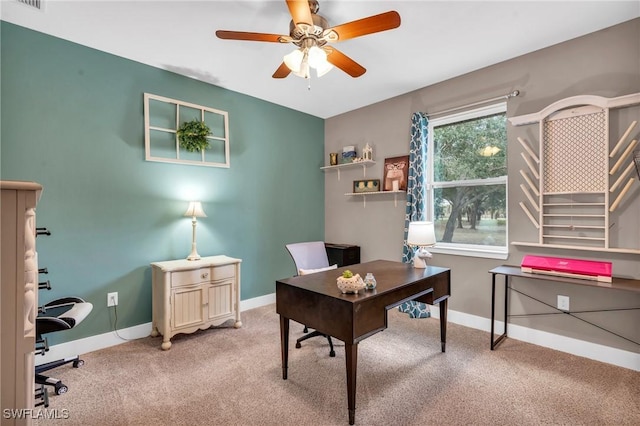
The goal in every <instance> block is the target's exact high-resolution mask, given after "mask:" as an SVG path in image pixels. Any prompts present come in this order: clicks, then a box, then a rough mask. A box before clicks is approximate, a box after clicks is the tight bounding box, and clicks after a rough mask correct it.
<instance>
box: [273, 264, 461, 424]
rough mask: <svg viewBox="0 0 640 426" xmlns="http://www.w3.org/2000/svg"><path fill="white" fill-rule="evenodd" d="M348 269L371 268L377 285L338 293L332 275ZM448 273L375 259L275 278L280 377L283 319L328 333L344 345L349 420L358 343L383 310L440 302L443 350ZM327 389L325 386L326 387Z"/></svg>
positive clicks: (285, 348)
mask: <svg viewBox="0 0 640 426" xmlns="http://www.w3.org/2000/svg"><path fill="white" fill-rule="evenodd" d="M346 269H350V270H351V271H352V272H353V273H354V274H360V276H361V277H364V276H365V275H366V273H367V272H371V273H373V275H374V276H375V277H376V281H377V283H378V285H377V286H376V288H375V289H374V290H372V291H364V290H362V291H360V292H359V294H342V293H341V292H340V290H339V289H338V287H337V285H336V278H337V277H338V276H340V275H341V274H342V271H344V270H346ZM450 295H451V274H450V270H449V269H446V268H439V267H436V266H428V267H427V268H426V269H416V268H414V267H413V265H410V264H405V263H400V262H392V261H387V260H375V261H373V262H367V263H360V264H356V265H350V266H345V267H342V268H338V269H334V270H330V271H326V272H318V273H315V274H310V275H301V276H297V277H292V278H287V279H282V280H278V281H276V312H277V313H278V314H280V340H281V350H282V378H283V379H284V380H286V379H287V367H288V354H289V320H290V319H292V320H294V321H297V322H299V323H301V324H306V325H307V326H308V327H310V328H313V329H315V330H318V331H320V332H321V333H324V334H328V335H330V336H332V337H334V338H336V339H338V340H342V341H343V342H344V344H345V359H346V369H347V401H348V409H349V424H350V425H352V424H354V422H355V412H356V372H357V364H358V343H359V342H360V341H361V340H363V339H366V338H367V337H369V336H372V335H373V334H375V333H377V332H379V331H382V330H384V329H385V328H387V310H388V309H391V308H394V307H396V306H398V305H400V304H401V303H403V302H407V301H409V300H417V301H419V302H424V303H428V304H435V303H439V305H440V340H441V342H442V343H441V344H442V352H444V351H445V344H446V336H447V301H448V298H449V296H450ZM327 391H329V389H327Z"/></svg>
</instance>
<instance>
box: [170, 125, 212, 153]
mask: <svg viewBox="0 0 640 426" xmlns="http://www.w3.org/2000/svg"><path fill="white" fill-rule="evenodd" d="M176 133H177V134H178V141H179V142H180V146H181V147H182V148H184V149H186V150H187V151H189V152H194V151H201V150H204V149H209V140H208V139H207V136H209V135H210V134H211V129H209V126H207V125H206V124H205V122H204V121H200V120H191V121H185V122H184V123H182V126H180V128H179V129H178V131H177V132H176Z"/></svg>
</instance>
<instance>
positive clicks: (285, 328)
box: [280, 315, 289, 380]
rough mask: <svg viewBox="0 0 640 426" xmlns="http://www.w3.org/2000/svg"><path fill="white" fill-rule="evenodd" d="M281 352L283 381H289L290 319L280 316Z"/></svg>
mask: <svg viewBox="0 0 640 426" xmlns="http://www.w3.org/2000/svg"><path fill="white" fill-rule="evenodd" d="M280 350H281V351H282V380H287V368H288V366H289V318H285V317H283V316H282V315H280Z"/></svg>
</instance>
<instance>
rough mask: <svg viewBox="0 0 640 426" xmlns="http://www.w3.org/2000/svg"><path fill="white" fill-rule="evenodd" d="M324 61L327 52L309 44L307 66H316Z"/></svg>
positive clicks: (325, 60)
mask: <svg viewBox="0 0 640 426" xmlns="http://www.w3.org/2000/svg"><path fill="white" fill-rule="evenodd" d="M326 62H327V52H325V51H324V50H322V49H320V48H319V47H318V46H311V48H310V49H309V66H310V67H311V68H318V67H319V66H321V65H323V64H325V63H326Z"/></svg>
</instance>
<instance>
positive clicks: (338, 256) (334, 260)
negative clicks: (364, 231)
mask: <svg viewBox="0 0 640 426" xmlns="http://www.w3.org/2000/svg"><path fill="white" fill-rule="evenodd" d="M324 246H325V248H326V249H327V256H328V257H329V265H334V264H337V265H338V268H339V267H341V266H347V265H354V264H356V263H360V246H353V245H349V244H333V243H325V244H324Z"/></svg>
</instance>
